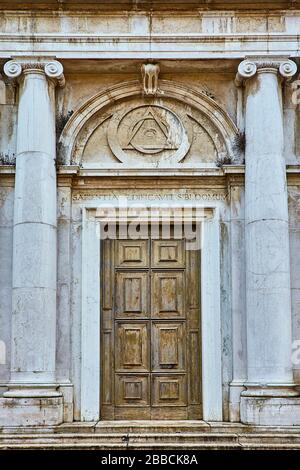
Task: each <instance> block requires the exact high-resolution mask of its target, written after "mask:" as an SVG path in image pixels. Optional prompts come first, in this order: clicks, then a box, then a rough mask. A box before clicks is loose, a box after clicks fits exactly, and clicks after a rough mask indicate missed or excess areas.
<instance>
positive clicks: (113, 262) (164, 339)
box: [101, 237, 202, 419]
mask: <svg viewBox="0 0 300 470" xmlns="http://www.w3.org/2000/svg"><path fill="white" fill-rule="evenodd" d="M199 257H200V253H199V251H187V250H186V249H185V240H182V239H181V240H179V239H151V238H150V237H149V238H147V239H140V240H129V239H128V240H127V239H123V240H121V239H120V240H104V241H103V243H102V278H101V284H102V289H101V291H102V295H101V298H102V308H101V317H102V321H101V339H102V341H101V417H102V419H200V418H201V408H202V407H201V350H200V292H199V290H200V287H199V286H200V280H199V266H200V260H199Z"/></svg>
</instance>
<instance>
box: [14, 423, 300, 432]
mask: <svg viewBox="0 0 300 470" xmlns="http://www.w3.org/2000/svg"><path fill="white" fill-rule="evenodd" d="M12 432H14V431H12ZM53 432H55V433H76V434H78V433H85V432H87V433H93V432H95V433H100V434H101V433H104V432H105V433H115V432H118V433H121V434H128V433H134V434H144V433H162V434H165V433H194V432H195V433H206V432H207V433H211V432H213V433H237V434H244V433H270V432H274V433H276V432H279V433H300V427H299V426H289V427H288V426H286V427H270V426H246V425H243V424H240V423H225V422H224V423H222V422H219V423H217V422H215V423H212V422H211V423H207V422H205V421H142V422H141V421H140V422H137V421H135V422H134V421H100V422H98V423H92V424H91V423H64V424H62V425H60V426H57V427H55V428H54V429H53Z"/></svg>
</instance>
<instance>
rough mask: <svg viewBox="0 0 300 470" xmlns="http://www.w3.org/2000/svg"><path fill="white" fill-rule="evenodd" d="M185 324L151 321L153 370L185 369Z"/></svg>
mask: <svg viewBox="0 0 300 470" xmlns="http://www.w3.org/2000/svg"><path fill="white" fill-rule="evenodd" d="M185 343H186V341H185V324H184V323H183V322H182V323H175V322H168V323H165V322H163V323H162V322H152V344H151V351H152V369H153V371H162V372H165V371H166V370H173V371H184V370H185V353H186V344H185Z"/></svg>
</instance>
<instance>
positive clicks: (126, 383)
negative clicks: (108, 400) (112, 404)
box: [115, 374, 150, 406]
mask: <svg viewBox="0 0 300 470" xmlns="http://www.w3.org/2000/svg"><path fill="white" fill-rule="evenodd" d="M149 377H150V376H149V375H142V374H141V375H139V376H137V377H135V376H132V375H121V374H116V380H115V396H116V405H117V406H148V405H149V404H150V385H149Z"/></svg>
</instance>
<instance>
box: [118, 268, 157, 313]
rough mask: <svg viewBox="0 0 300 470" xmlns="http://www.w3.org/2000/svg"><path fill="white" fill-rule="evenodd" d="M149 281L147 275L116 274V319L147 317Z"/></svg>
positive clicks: (137, 273)
mask: <svg viewBox="0 0 300 470" xmlns="http://www.w3.org/2000/svg"><path fill="white" fill-rule="evenodd" d="M148 283H149V279H148V275H147V273H141V272H125V273H124V272H120V271H118V272H117V273H116V303H115V312H116V317H121V318H144V317H148V316H149V313H150V312H149V307H148V305H149V301H148V294H149V287H148Z"/></svg>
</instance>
